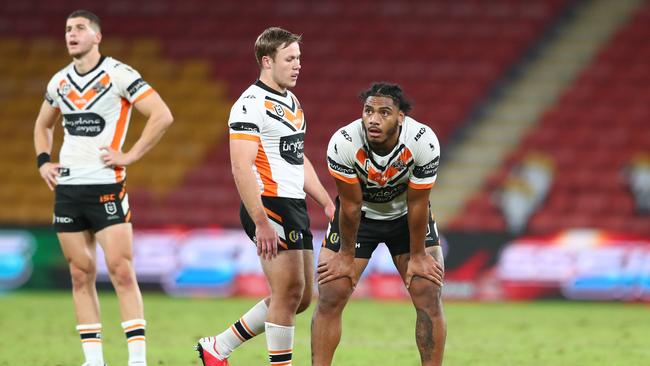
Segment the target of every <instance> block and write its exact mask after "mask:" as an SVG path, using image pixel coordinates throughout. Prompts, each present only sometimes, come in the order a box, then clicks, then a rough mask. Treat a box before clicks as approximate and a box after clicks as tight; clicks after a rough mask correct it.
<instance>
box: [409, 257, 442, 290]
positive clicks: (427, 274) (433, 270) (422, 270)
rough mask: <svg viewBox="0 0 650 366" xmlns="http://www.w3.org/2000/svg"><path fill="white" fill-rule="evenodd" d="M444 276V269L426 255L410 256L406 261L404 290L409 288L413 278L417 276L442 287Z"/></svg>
mask: <svg viewBox="0 0 650 366" xmlns="http://www.w3.org/2000/svg"><path fill="white" fill-rule="evenodd" d="M444 275H445V270H444V268H443V267H442V265H441V264H440V263H438V261H436V260H435V259H433V257H432V256H430V255H427V254H421V255H415V256H414V255H411V257H410V258H409V261H408V266H407V270H406V278H405V280H404V282H405V285H406V288H409V287H410V286H411V282H412V281H413V277H415V276H417V277H422V278H425V279H427V280H429V281H431V282H433V283H435V284H436V285H438V286H440V287H442V282H443V278H444Z"/></svg>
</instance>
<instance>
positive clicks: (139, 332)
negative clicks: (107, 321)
mask: <svg viewBox="0 0 650 366" xmlns="http://www.w3.org/2000/svg"><path fill="white" fill-rule="evenodd" d="M146 325H147V322H146V321H145V320H144V319H131V320H127V321H125V322H122V329H124V334H125V335H126V342H127V345H128V347H129V365H146V364H147V349H146V340H145V336H144V328H145V327H146Z"/></svg>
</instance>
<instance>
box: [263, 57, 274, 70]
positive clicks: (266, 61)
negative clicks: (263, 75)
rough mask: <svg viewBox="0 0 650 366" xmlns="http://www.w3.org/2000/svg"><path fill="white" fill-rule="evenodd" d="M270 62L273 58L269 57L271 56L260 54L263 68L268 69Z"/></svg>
mask: <svg viewBox="0 0 650 366" xmlns="http://www.w3.org/2000/svg"><path fill="white" fill-rule="evenodd" d="M272 63H273V58H271V56H262V68H263V69H270V68H271V64H272Z"/></svg>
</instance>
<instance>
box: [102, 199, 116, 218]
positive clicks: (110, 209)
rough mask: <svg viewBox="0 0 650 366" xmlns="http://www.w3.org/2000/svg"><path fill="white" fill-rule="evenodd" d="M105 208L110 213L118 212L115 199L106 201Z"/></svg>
mask: <svg viewBox="0 0 650 366" xmlns="http://www.w3.org/2000/svg"><path fill="white" fill-rule="evenodd" d="M104 209H105V210H106V213H107V214H109V215H115V214H116V213H117V206H116V205H115V201H111V202H106V203H104Z"/></svg>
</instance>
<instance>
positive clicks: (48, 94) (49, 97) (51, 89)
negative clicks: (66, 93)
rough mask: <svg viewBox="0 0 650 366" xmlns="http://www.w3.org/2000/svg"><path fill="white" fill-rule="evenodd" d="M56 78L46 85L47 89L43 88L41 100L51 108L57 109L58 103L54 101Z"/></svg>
mask: <svg viewBox="0 0 650 366" xmlns="http://www.w3.org/2000/svg"><path fill="white" fill-rule="evenodd" d="M56 89H57V86H56V76H55V77H53V78H52V79H50V82H48V83H47V87H46V88H45V95H44V96H43V98H44V99H45V101H46V102H47V103H48V104H49V105H50V106H52V108H56V109H59V102H57V101H56V96H57V95H56V93H57V92H56Z"/></svg>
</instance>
